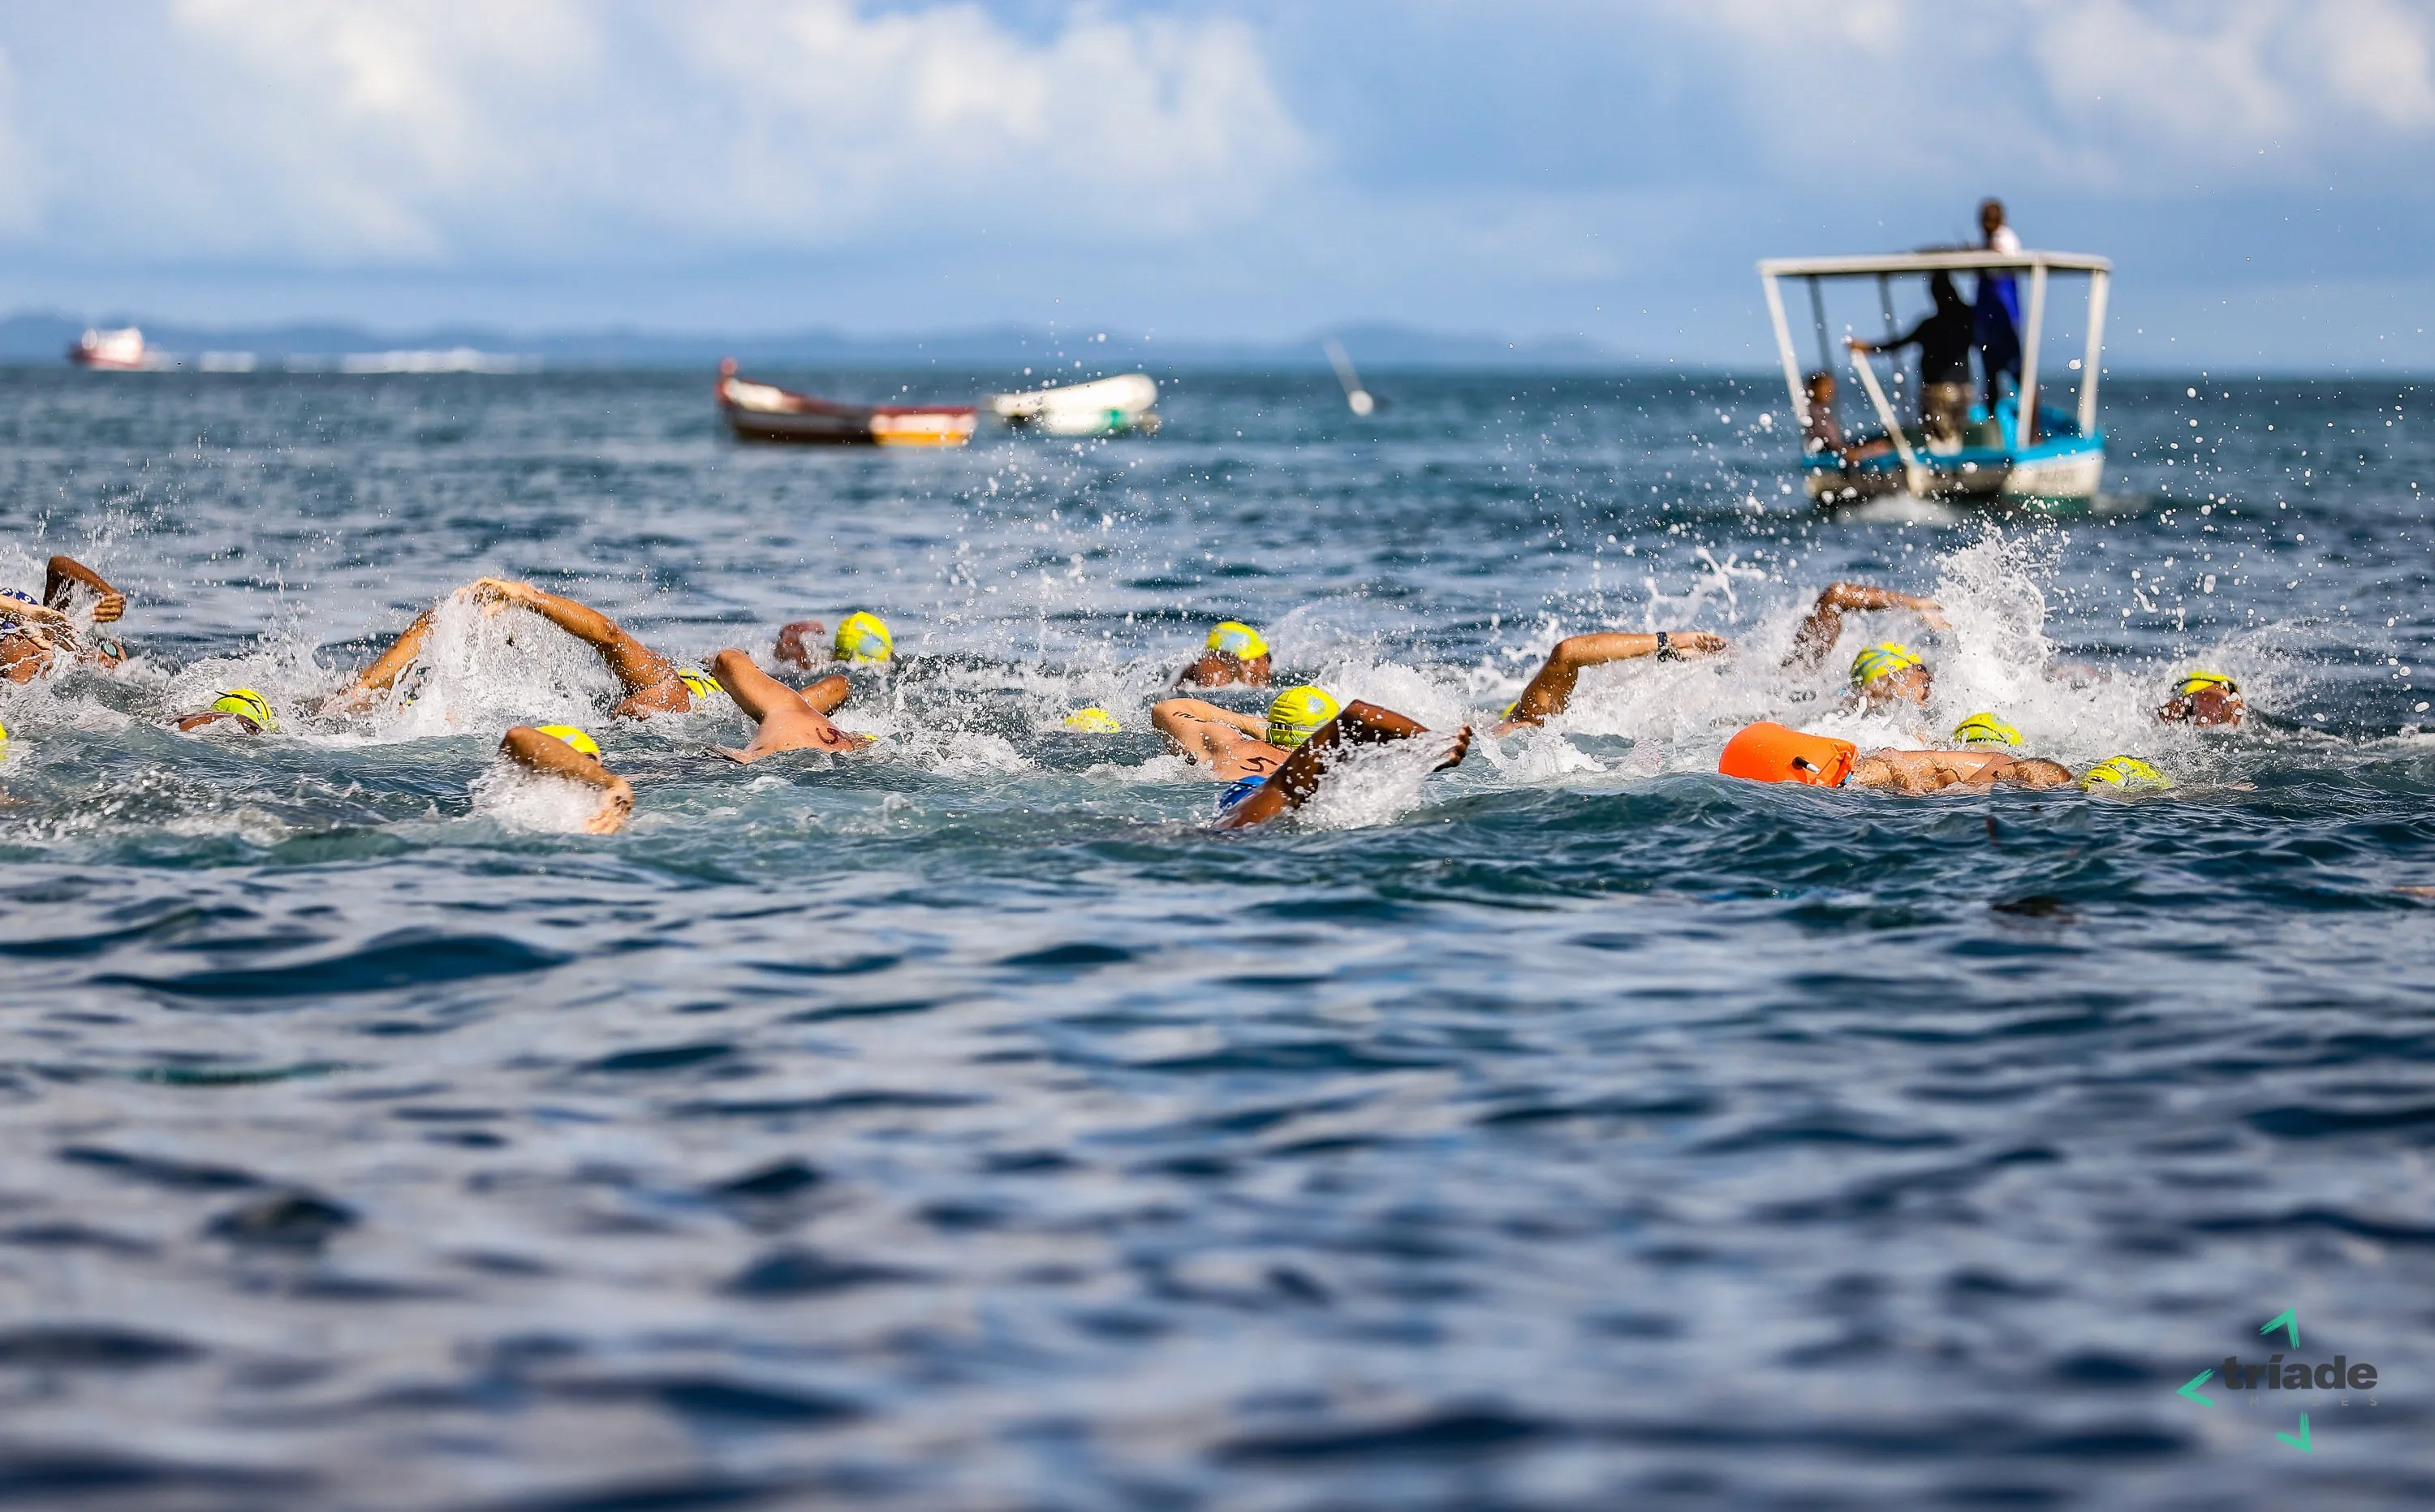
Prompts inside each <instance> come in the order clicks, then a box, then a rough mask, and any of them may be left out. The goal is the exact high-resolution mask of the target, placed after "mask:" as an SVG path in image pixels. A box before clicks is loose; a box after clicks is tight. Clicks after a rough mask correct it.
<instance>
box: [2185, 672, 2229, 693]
mask: <svg viewBox="0 0 2435 1512" xmlns="http://www.w3.org/2000/svg"><path fill="white" fill-rule="evenodd" d="M2207 688H2221V689H2222V690H2223V691H2224V692H2226V693H2238V692H2239V691H2240V684H2239V683H2237V682H2235V681H2233V680H2232V679H2230V678H2227V677H2225V676H2224V675H2223V674H2222V673H2220V672H2199V671H2190V672H2185V673H2183V674H2182V680H2181V681H2179V682H2176V683H2174V684H2173V691H2174V692H2175V693H2177V694H2179V695H2181V696H2183V697H2185V698H2186V697H2188V696H2191V695H2192V694H2195V693H2199V692H2202V691H2203V690H2204V689H2207Z"/></svg>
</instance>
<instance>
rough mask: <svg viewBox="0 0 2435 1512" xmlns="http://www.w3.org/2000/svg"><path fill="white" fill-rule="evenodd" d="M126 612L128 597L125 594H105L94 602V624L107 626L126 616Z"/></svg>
mask: <svg viewBox="0 0 2435 1512" xmlns="http://www.w3.org/2000/svg"><path fill="white" fill-rule="evenodd" d="M126 612H127V595H126V594H125V593H104V594H102V595H101V597H99V598H97V599H95V601H94V605H93V622H94V623H95V625H107V624H109V623H110V622H111V621H112V620H114V619H118V618H120V617H121V616H123V615H125V614H126Z"/></svg>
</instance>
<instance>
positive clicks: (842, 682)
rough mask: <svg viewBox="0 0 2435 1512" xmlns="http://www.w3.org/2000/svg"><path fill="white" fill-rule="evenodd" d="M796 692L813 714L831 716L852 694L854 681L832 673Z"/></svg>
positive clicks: (840, 674)
mask: <svg viewBox="0 0 2435 1512" xmlns="http://www.w3.org/2000/svg"><path fill="white" fill-rule="evenodd" d="M796 691H797V692H798V693H799V694H800V695H801V696H802V697H803V702H805V703H807V704H810V705H811V706H812V712H813V713H820V714H833V713H837V712H838V709H839V708H841V707H843V705H844V703H845V700H846V698H847V696H849V695H851V694H852V693H853V692H854V679H851V678H849V677H847V676H845V675H844V674H843V673H838V672H832V673H830V674H829V675H828V676H827V677H825V678H822V679H820V680H819V681H818V682H814V683H809V684H806V685H805V686H803V687H802V688H799V689H797V690H796Z"/></svg>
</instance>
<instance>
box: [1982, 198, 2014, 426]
mask: <svg viewBox="0 0 2435 1512" xmlns="http://www.w3.org/2000/svg"><path fill="white" fill-rule="evenodd" d="M1978 246H1979V249H1981V250H1983V251H1990V252H2001V253H2004V254H2006V255H2008V256H2009V255H2012V254H2013V253H2017V252H2018V251H2020V249H2021V238H2020V235H2019V234H2018V233H2017V232H2014V231H2013V230H2012V227H2011V226H2010V225H2007V224H2006V223H2005V220H2004V202H2003V201H2002V200H2000V199H1996V198H1993V197H1990V198H1986V199H1982V200H1980V201H1978ZM1971 322H1972V326H1973V335H1974V339H1975V340H1976V341H1977V347H1978V370H1979V372H1980V373H1982V374H1983V375H1984V377H1985V384H1986V396H1987V413H1988V415H1989V417H1990V418H1993V416H1994V415H1995V400H1996V397H1997V390H1998V387H1999V386H1998V385H1997V383H1996V380H1997V379H1999V378H2001V377H2002V376H2003V375H2004V374H2006V373H2008V372H2009V373H2011V374H2012V387H2013V389H2014V390H2015V391H2018V390H2019V388H2020V387H2021V335H2020V332H2021V283H2020V280H2019V279H2018V278H2016V277H2014V276H2013V275H2012V274H2011V273H1998V272H1996V271H1995V270H1994V269H1993V268H1990V269H1988V270H1987V271H1986V272H1983V273H1981V274H1979V275H1978V297H1977V301H1975V302H1974V305H1973V307H1972V310H1971Z"/></svg>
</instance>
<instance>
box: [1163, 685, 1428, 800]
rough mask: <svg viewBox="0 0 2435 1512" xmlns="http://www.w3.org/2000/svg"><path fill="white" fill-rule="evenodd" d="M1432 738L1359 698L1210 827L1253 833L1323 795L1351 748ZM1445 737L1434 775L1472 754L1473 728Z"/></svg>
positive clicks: (1421, 727) (1419, 726) (1416, 723)
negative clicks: (1338, 762) (1339, 760)
mask: <svg viewBox="0 0 2435 1512" xmlns="http://www.w3.org/2000/svg"><path fill="white" fill-rule="evenodd" d="M1431 733H1435V732H1434V731H1432V730H1428V729H1427V728H1426V727H1425V726H1424V725H1422V724H1421V723H1420V722H1419V721H1418V720H1415V719H1411V718H1407V716H1405V715H1403V714H1399V713H1395V711H1393V710H1392V709H1381V708H1379V707H1378V706H1377V705H1376V704H1374V703H1363V702H1362V701H1361V700H1360V699H1358V698H1356V699H1355V700H1354V701H1353V702H1351V703H1349V704H1346V705H1345V706H1344V708H1343V710H1342V712H1341V713H1338V714H1337V716H1336V717H1335V718H1333V719H1331V720H1329V721H1328V722H1327V723H1326V724H1324V725H1321V726H1320V727H1319V729H1318V730H1317V731H1316V732H1314V733H1313V734H1312V735H1311V737H1310V738H1309V739H1308V740H1305V741H1304V742H1303V743H1302V744H1301V745H1300V746H1297V747H1294V750H1293V753H1292V754H1291V755H1289V756H1287V758H1286V759H1285V762H1284V763H1283V765H1279V766H1278V767H1277V769H1276V772H1275V773H1274V774H1273V775H1272V776H1270V777H1269V780H1268V781H1267V782H1263V783H1261V784H1260V786H1259V787H1258V788H1257V789H1255V790H1254V791H1253V792H1252V794H1251V796H1250V797H1248V798H1246V799H1243V800H1242V801H1241V802H1239V803H1237V804H1235V806H1234V807H1233V808H1230V809H1228V810H1227V811H1226V812H1225V813H1223V814H1221V815H1219V816H1218V817H1217V819H1216V820H1215V821H1213V822H1212V823H1211V825H1210V826H1209V827H1210V828H1211V829H1213V830H1243V829H1249V828H1251V827H1252V825H1256V824H1266V823H1268V822H1269V820H1271V819H1275V818H1281V817H1283V816H1286V815H1287V814H1290V813H1292V812H1293V811H1294V810H1295V809H1298V808H1300V807H1302V806H1303V805H1304V803H1307V802H1309V801H1310V799H1312V797H1313V796H1315V795H1316V794H1317V793H1318V792H1319V790H1320V787H1321V784H1322V783H1323V782H1325V781H1326V779H1327V774H1328V772H1329V770H1330V768H1331V767H1332V766H1333V765H1334V762H1335V759H1336V758H1337V757H1338V756H1339V755H1341V754H1342V752H1343V751H1344V749H1345V748H1346V747H1352V746H1385V745H1390V744H1391V743H1393V742H1395V741H1399V740H1411V739H1414V738H1416V737H1418V736H1423V735H1427V734H1431ZM1442 738H1443V739H1444V740H1445V741H1446V746H1445V750H1444V753H1443V755H1442V757H1441V759H1440V760H1439V762H1438V764H1437V765H1435V766H1433V767H1431V768H1429V769H1430V770H1431V771H1438V772H1442V771H1444V770H1445V769H1446V768H1447V767H1449V766H1453V765H1458V764H1459V763H1460V762H1461V760H1462V758H1463V756H1464V754H1465V753H1466V752H1468V751H1469V750H1470V749H1471V727H1470V726H1469V725H1465V726H1463V727H1462V728H1461V729H1460V730H1456V731H1455V732H1454V733H1453V734H1452V735H1450V736H1444V737H1442Z"/></svg>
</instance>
